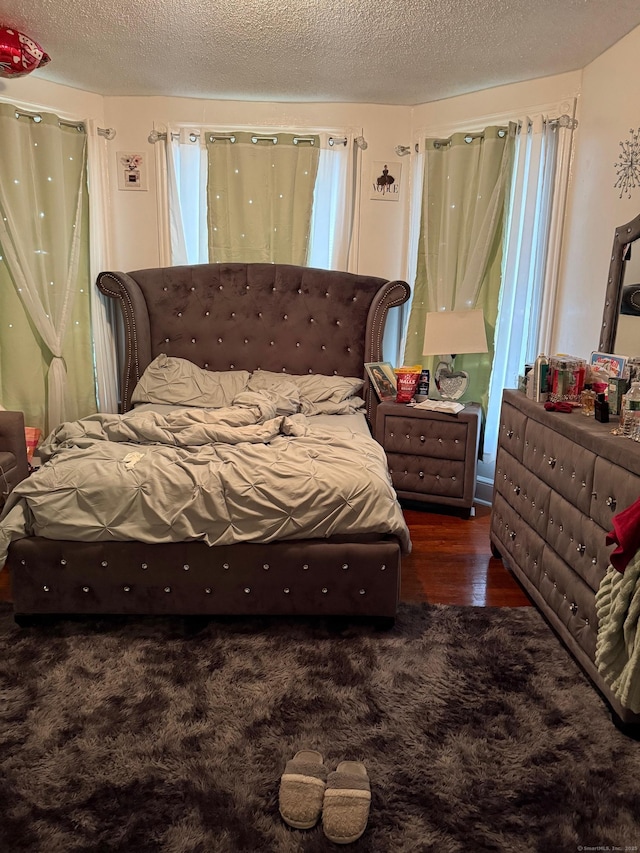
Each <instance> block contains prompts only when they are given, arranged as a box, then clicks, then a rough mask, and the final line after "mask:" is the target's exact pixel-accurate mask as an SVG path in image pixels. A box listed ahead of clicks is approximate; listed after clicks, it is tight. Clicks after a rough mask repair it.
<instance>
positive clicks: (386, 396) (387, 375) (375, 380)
mask: <svg viewBox="0 0 640 853" xmlns="http://www.w3.org/2000/svg"><path fill="white" fill-rule="evenodd" d="M365 368H366V369H367V374H368V376H369V379H370V380H371V384H372V385H373V388H374V390H375V392H376V394H377V395H378V399H379V400H380V401H381V402H384V401H389V400H395V399H396V396H397V393H398V385H397V380H396V375H395V373H394V371H393V367H392V366H391V364H390V363H389V362H388V361H368V362H366V363H365Z"/></svg>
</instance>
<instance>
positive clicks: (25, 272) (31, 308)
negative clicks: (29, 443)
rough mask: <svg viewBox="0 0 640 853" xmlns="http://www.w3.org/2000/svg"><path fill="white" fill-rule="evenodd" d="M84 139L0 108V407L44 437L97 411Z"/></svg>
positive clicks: (50, 118)
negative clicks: (21, 415)
mask: <svg viewBox="0 0 640 853" xmlns="http://www.w3.org/2000/svg"><path fill="white" fill-rule="evenodd" d="M86 139H87V138H86V133H85V130H84V127H83V126H82V125H78V126H76V125H74V126H68V125H66V124H63V123H61V122H60V120H59V119H58V117H57V116H55V115H52V114H47V113H41V114H39V115H33V114H25V113H21V112H20V111H19V110H17V109H16V108H15V107H13V106H11V105H10V104H0V403H1V404H2V405H3V406H4V407H5V408H7V409H15V410H21V411H23V412H24V414H25V420H26V423H27V425H29V426H33V427H38V428H39V429H41V430H42V431H43V432H44V433H46V432H48V431H49V430H51V429H53V428H54V427H56V426H57V425H58V423H59V422H60V421H62V420H71V419H74V418H77V417H82V416H84V415H87V414H90V413H92V412H95V411H96V398H95V378H94V365H93V351H92V344H91V321H90V276H89V221H88V219H89V213H88V195H87V187H86Z"/></svg>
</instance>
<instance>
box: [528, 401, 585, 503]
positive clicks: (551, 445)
mask: <svg viewBox="0 0 640 853" xmlns="http://www.w3.org/2000/svg"><path fill="white" fill-rule="evenodd" d="M558 417H571V415H558ZM522 461H523V464H524V465H525V467H526V468H528V469H529V470H530V471H532V472H533V473H534V474H535V475H536V476H538V477H540V479H541V480H542V481H543V482H545V483H547V485H548V486H551V488H552V489H553V490H554V491H555V492H558V494H560V495H562V496H563V497H564V498H566V499H567V500H568V501H569V503H571V504H573V505H574V506H576V507H577V508H578V509H579V510H580V511H581V512H586V513H588V512H589V510H590V506H591V492H592V490H593V476H594V468H595V462H596V455H595V453H592V452H591V451H590V450H585V448H584V447H582V445H580V444H578V443H577V442H574V441H571V440H570V439H569V438H566V437H565V436H564V435H560V434H559V433H557V432H556V431H555V430H552V429H549V428H548V427H546V426H544V425H543V424H540V423H538V422H537V421H534V420H529V422H528V423H527V427H526V435H525V447H524V456H523V460H522Z"/></svg>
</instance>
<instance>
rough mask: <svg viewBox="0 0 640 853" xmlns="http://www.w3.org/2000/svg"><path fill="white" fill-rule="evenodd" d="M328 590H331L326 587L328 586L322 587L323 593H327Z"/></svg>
mask: <svg viewBox="0 0 640 853" xmlns="http://www.w3.org/2000/svg"><path fill="white" fill-rule="evenodd" d="M328 592H329V590H328V589H327V588H326V586H323V587H322V594H323V595H326V594H327V593H328Z"/></svg>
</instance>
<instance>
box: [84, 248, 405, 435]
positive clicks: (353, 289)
mask: <svg viewBox="0 0 640 853" xmlns="http://www.w3.org/2000/svg"><path fill="white" fill-rule="evenodd" d="M97 283H98V287H99V288H100V290H101V291H102V292H103V293H104V294H106V295H107V296H110V297H111V298H113V299H118V300H119V303H120V307H121V309H122V317H123V322H124V332H125V340H124V363H123V365H122V386H121V398H122V399H121V410H122V411H123V412H126V411H127V410H128V409H130V408H131V395H132V393H133V389H134V388H135V385H136V383H137V382H138V380H139V379H140V376H141V375H142V373H143V371H144V370H145V368H146V367H147V365H148V364H149V363H150V362H151V361H152V360H153V359H154V358H156V357H157V356H158V355H159V354H160V353H166V354H167V355H169V356H174V357H178V358H186V359H188V360H189V361H192V362H194V363H195V364H197V365H198V366H199V367H203V368H206V369H208V370H249V371H253V370H257V369H262V370H272V371H283V372H285V373H322V374H328V375H332V374H338V375H342V376H358V377H364V378H365V380H366V382H365V398H366V399H367V411H368V415H369V418H370V420H371V416H372V407H373V406H374V404H375V401H374V400H373V392H372V390H371V389H370V387H369V382H368V379H367V377H366V372H365V369H364V364H365V362H368V361H380V360H381V359H382V334H383V331H384V325H385V320H386V316H387V312H388V310H389V308H393V307H394V306H397V305H402V303H403V302H406V301H407V299H408V298H409V286H408V285H407V284H406V282H404V281H387V280H386V279H383V278H376V277H374V276H363V275H354V274H352V273H344V272H336V271H333V270H320V269H312V268H309V267H301V266H291V265H285V264H259V263H255V264H240V263H234V264H197V265H193V266H176V267H160V268H157V269H147V270H136V271H135V272H130V273H123V272H102V273H100V274H99V275H98V280H97Z"/></svg>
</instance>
